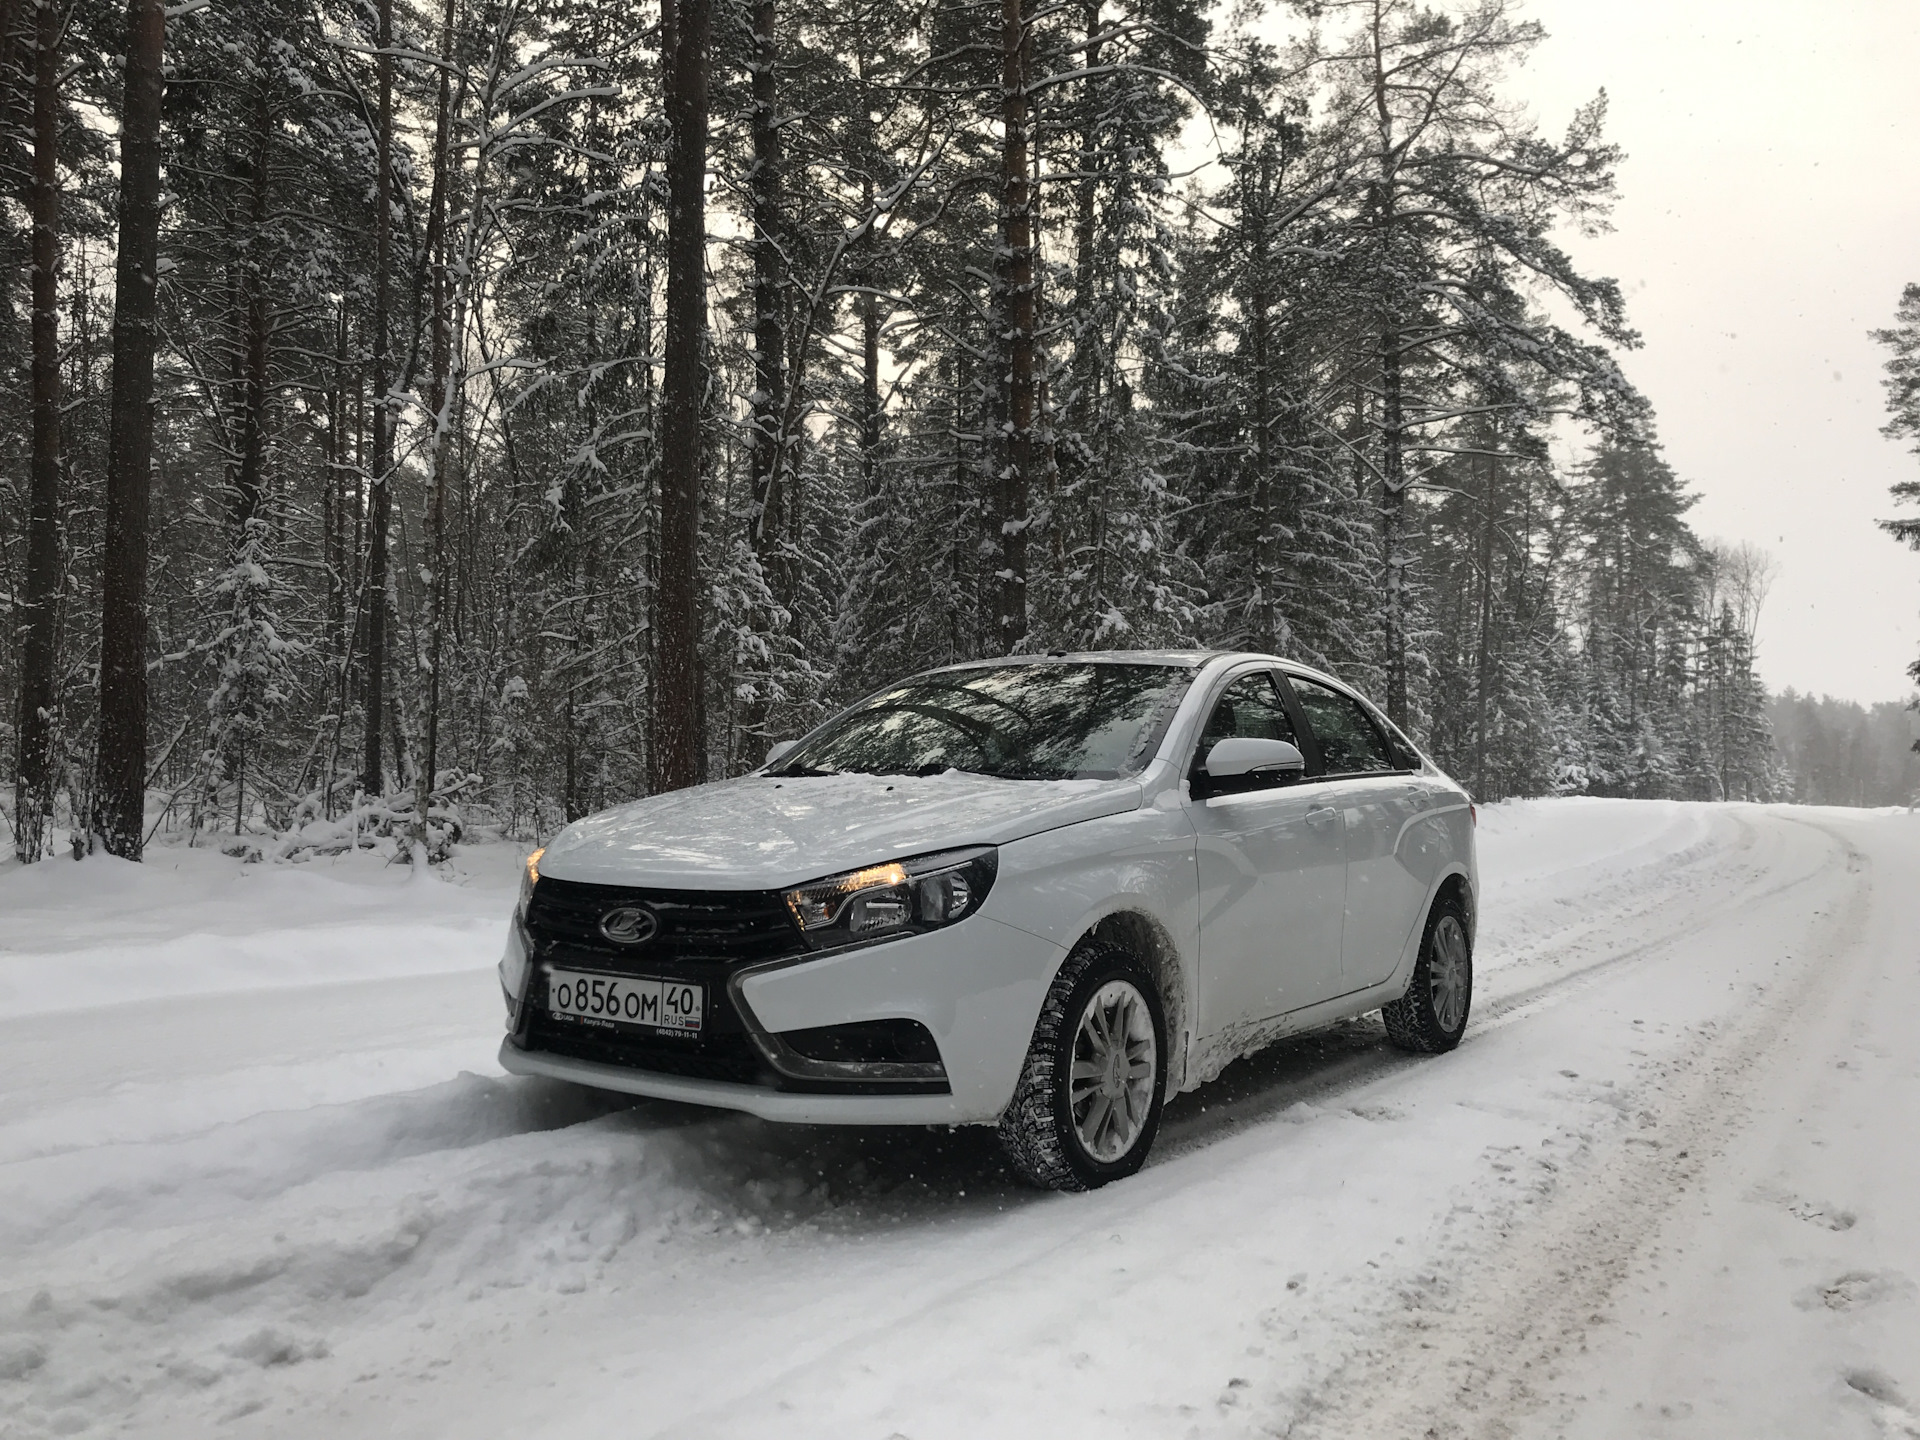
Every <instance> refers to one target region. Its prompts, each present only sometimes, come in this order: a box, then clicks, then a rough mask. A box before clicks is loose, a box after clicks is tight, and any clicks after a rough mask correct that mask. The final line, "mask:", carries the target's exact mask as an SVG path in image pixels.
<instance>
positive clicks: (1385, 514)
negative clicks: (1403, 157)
mask: <svg viewBox="0 0 1920 1440" xmlns="http://www.w3.org/2000/svg"><path fill="white" fill-rule="evenodd" d="M1384 26H1385V16H1384V12H1383V8H1382V7H1381V6H1380V5H1378V4H1376V5H1375V7H1374V16H1373V25H1372V38H1373V103H1374V115H1375V119H1376V122H1377V123H1378V125H1379V134H1378V136H1377V137H1376V144H1377V145H1378V155H1377V160H1378V165H1379V171H1378V174H1377V175H1376V176H1375V178H1374V182H1373V185H1374V193H1373V197H1372V198H1373V206H1372V208H1373V224H1374V243H1375V245H1376V246H1377V248H1378V256H1377V261H1376V263H1377V264H1378V266H1379V269H1378V271H1377V276H1376V280H1375V284H1376V285H1377V286H1378V293H1377V294H1376V295H1375V297H1374V299H1375V303H1376V305H1377V306H1378V309H1379V316H1380V319H1379V327H1380V328H1379V350H1378V362H1379V366H1380V559H1381V568H1382V572H1383V576H1384V581H1385V590H1384V594H1383V596H1382V601H1381V617H1380V618H1381V648H1382V650H1383V652H1384V654H1383V655H1382V659H1383V661H1384V664H1385V669H1386V680H1387V714H1388V716H1390V717H1391V718H1392V720H1393V723H1394V724H1396V725H1398V726H1400V727H1401V728H1402V729H1406V728H1408V717H1407V615H1406V603H1407V595H1406V579H1407V576H1406V572H1407V563H1408V559H1409V557H1408V556H1407V555H1406V553H1405V549H1406V517H1407V480H1406V396H1405V393H1404V383H1405V377H1404V375H1403V374H1402V364H1403V359H1404V357H1403V356H1402V354H1401V332H1400V317H1399V307H1400V305H1401V300H1402V296H1401V293H1400V289H1401V287H1400V285H1399V283H1398V282H1397V280H1396V279H1395V278H1394V277H1395V275H1396V264H1395V262H1396V259H1397V257H1396V254H1395V251H1396V249H1397V243H1396V242H1397V236H1396V233H1395V231H1396V228H1397V224H1398V218H1399V217H1398V215H1397V213H1396V211H1397V209H1398V206H1397V204H1396V202H1395V186H1396V183H1397V181H1396V178H1395V174H1394V171H1395V167H1396V166H1397V164H1398V156H1399V146H1398V145H1396V144H1395V143H1394V139H1393V112H1392V109H1391V106H1390V104H1389V101H1388V91H1389V76H1388V73H1387V61H1386V54H1385V34H1384Z"/></svg>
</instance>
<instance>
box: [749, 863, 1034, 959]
mask: <svg viewBox="0 0 1920 1440" xmlns="http://www.w3.org/2000/svg"><path fill="white" fill-rule="evenodd" d="M999 868H1000V852H999V851H998V850H996V849H994V847H993V846H991V845H979V846H975V847H973V848H971V849H967V850H943V851H941V852H940V853H939V854H937V855H921V856H919V857H917V858H915V859H912V860H897V861H894V862H893V863H892V864H888V865H870V866H868V867H867V868H866V869H864V870H849V871H847V872H846V873H845V874H844V875H829V876H828V877H827V878H826V879H824V880H815V881H813V882H811V883H810V884H806V885H797V886H795V887H794V888H793V889H791V890H789V891H787V892H786V902H787V909H788V910H789V911H791V912H792V914H793V918H794V923H796V924H797V925H799V927H800V932H801V934H802V935H804V936H805V937H806V941H807V944H809V945H811V946H812V947H813V948H814V949H816V950H827V949H831V948H833V947H834V946H836V945H854V944H858V943H859V942H860V941H862V940H878V939H884V938H886V937H888V936H892V935H908V934H918V933H920V932H923V931H927V930H937V929H939V928H940V927H942V926H943V925H952V924H955V923H957V922H958V921H961V920H964V919H966V918H967V916H969V915H971V914H973V912H974V911H976V910H978V909H979V908H980V906H981V905H982V903H984V902H985V900H986V898H987V891H989V890H990V889H992V888H993V877H994V875H995V874H996V873H997V872H998V871H999Z"/></svg>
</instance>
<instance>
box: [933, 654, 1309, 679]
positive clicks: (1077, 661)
mask: <svg viewBox="0 0 1920 1440" xmlns="http://www.w3.org/2000/svg"><path fill="white" fill-rule="evenodd" d="M1216 660H1217V661H1226V662H1229V663H1232V664H1239V663H1240V662H1241V661H1245V660H1261V661H1265V662H1266V663H1267V664H1269V665H1280V666H1284V667H1285V668H1286V669H1287V671H1288V672H1290V673H1292V674H1296V675H1305V676H1309V677H1311V678H1313V679H1315V680H1326V681H1329V682H1331V683H1332V684H1335V685H1345V684H1346V683H1347V682H1345V681H1344V680H1342V679H1340V677H1339V676H1337V675H1330V674H1328V673H1327V672H1326V671H1324V670H1321V669H1318V668H1316V667H1315V666H1312V665H1308V664H1305V663H1304V662H1302V661H1299V660H1289V659H1287V658H1286V657H1285V656H1284V655H1269V654H1266V653H1265V652H1263V651H1258V650H1048V651H1045V652H1042V653H1039V654H1031V655H994V656H989V657H986V658H983V659H980V660H963V661H961V662H960V663H959V664H956V665H942V666H940V667H938V669H937V670H934V671H930V672H927V673H930V674H938V673H939V672H940V671H943V670H979V669H983V668H987V667H990V666H997V665H1096V664H1104V665H1167V666H1175V667H1178V668H1180V669H1184V670H1197V669H1199V668H1200V667H1201V666H1203V665H1206V664H1209V663H1211V662H1213V661H1216Z"/></svg>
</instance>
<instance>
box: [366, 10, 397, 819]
mask: <svg viewBox="0 0 1920 1440" xmlns="http://www.w3.org/2000/svg"><path fill="white" fill-rule="evenodd" d="M377 44H378V47H379V51H380V56H379V71H380V137H379V142H378V145H377V147H376V154H375V157H374V163H375V164H376V165H377V166H378V167H379V175H378V177H377V179H376V180H375V183H374V217H373V474H372V476H371V477H370V481H371V485H372V491H373V493H372V495H371V497H370V503H369V505H368V507H367V508H368V512H369V513H368V515H367V530H368V535H367V696H366V731H365V741H366V748H365V753H364V757H363V759H362V762H361V766H360V785H361V788H362V789H363V790H365V791H366V792H367V794H369V795H381V794H384V793H385V792H386V788H387V781H386V771H385V766H384V765H383V764H382V763H381V749H380V740H381V726H382V725H383V724H384V723H385V721H386V699H387V688H386V687H387V529H388V526H389V524H390V523H391V521H392V517H393V428H394V418H395V417H394V413H393V397H392V395H391V394H390V393H389V392H391V390H392V389H393V355H392V335H391V333H390V332H391V330H392V323H393V319H392V315H391V313H390V312H391V303H390V297H389V294H388V289H389V271H390V270H391V268H392V262H393V0H380V29H379V38H378V41H377Z"/></svg>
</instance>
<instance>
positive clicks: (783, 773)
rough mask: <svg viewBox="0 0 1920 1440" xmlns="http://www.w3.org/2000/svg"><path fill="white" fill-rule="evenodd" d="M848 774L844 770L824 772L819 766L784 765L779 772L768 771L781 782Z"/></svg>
mask: <svg viewBox="0 0 1920 1440" xmlns="http://www.w3.org/2000/svg"><path fill="white" fill-rule="evenodd" d="M846 773H847V772H846V771H844V770H822V769H821V768H820V767H819V766H818V765H782V766H781V767H780V768H779V769H778V770H769V771H767V774H769V775H771V776H773V777H775V778H776V779H781V780H791V779H794V778H796V777H798V778H802V779H812V778H815V777H818V776H822V775H844V774H846Z"/></svg>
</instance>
